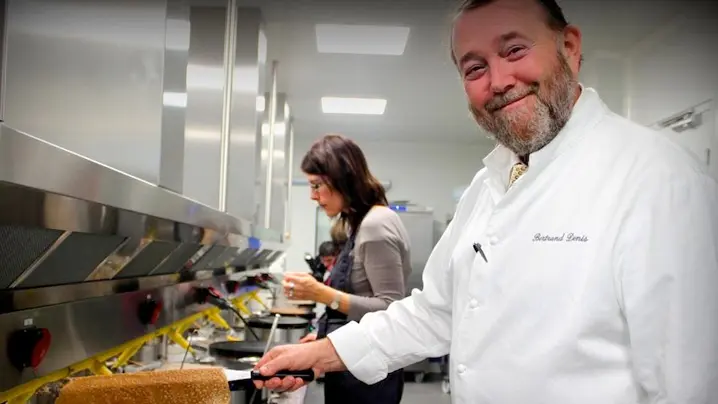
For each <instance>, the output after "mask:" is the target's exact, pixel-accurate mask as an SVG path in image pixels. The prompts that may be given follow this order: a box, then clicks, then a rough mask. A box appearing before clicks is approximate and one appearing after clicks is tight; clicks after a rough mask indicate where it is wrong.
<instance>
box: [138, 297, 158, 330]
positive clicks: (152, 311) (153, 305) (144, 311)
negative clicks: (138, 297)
mask: <svg viewBox="0 0 718 404" xmlns="http://www.w3.org/2000/svg"><path fill="white" fill-rule="evenodd" d="M137 314H138V317H139V320H140V323H142V324H143V325H155V324H157V321H158V320H159V319H160V315H161V314H162V303H161V302H157V301H155V300H154V299H147V300H145V301H143V302H142V303H140V306H139V308H138V310H137Z"/></svg>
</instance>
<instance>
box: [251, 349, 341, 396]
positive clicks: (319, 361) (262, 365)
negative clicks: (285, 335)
mask: <svg viewBox="0 0 718 404" xmlns="http://www.w3.org/2000/svg"><path fill="white" fill-rule="evenodd" d="M255 369H259V371H260V373H261V374H262V375H263V376H272V375H274V374H276V373H277V372H279V371H282V370H305V369H312V370H313V371H314V377H315V379H316V378H317V377H319V375H320V374H322V373H325V372H337V371H341V370H346V367H345V366H344V364H343V363H342V361H341V359H339V355H337V352H336V351H335V350H334V346H332V343H331V341H329V339H327V338H324V339H321V340H319V341H315V342H308V343H306V344H300V345H283V346H278V347H275V348H273V349H272V350H270V351H269V352H267V354H266V355H264V356H263V357H262V359H260V361H259V362H258V363H257V366H256V367H255ZM254 385H255V387H257V388H258V389H261V388H264V387H266V388H267V389H270V390H276V391H294V390H297V389H299V388H301V387H302V386H304V385H305V383H304V381H303V380H302V379H298V378H294V377H286V378H284V379H279V378H277V377H274V378H272V379H270V380H267V381H266V382H261V381H255V382H254Z"/></svg>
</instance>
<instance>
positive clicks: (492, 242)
mask: <svg viewBox="0 0 718 404" xmlns="http://www.w3.org/2000/svg"><path fill="white" fill-rule="evenodd" d="M489 242H490V243H491V245H496V244H498V243H499V238H498V237H496V236H491V238H489Z"/></svg>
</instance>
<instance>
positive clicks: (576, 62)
mask: <svg viewBox="0 0 718 404" xmlns="http://www.w3.org/2000/svg"><path fill="white" fill-rule="evenodd" d="M581 38H582V37H581V30H580V29H579V28H578V27H576V26H575V25H568V26H566V28H564V29H563V35H562V38H561V47H562V50H563V52H564V55H565V56H566V59H567V60H568V63H569V66H571V69H572V70H573V71H574V73H576V74H578V70H579V68H580V67H581V55H582V48H581Z"/></svg>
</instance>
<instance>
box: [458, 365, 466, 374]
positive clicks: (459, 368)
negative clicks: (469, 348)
mask: <svg viewBox="0 0 718 404" xmlns="http://www.w3.org/2000/svg"><path fill="white" fill-rule="evenodd" d="M456 370H457V371H458V372H459V373H460V374H461V373H464V372H466V366H464V365H459V366H457V367H456Z"/></svg>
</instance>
